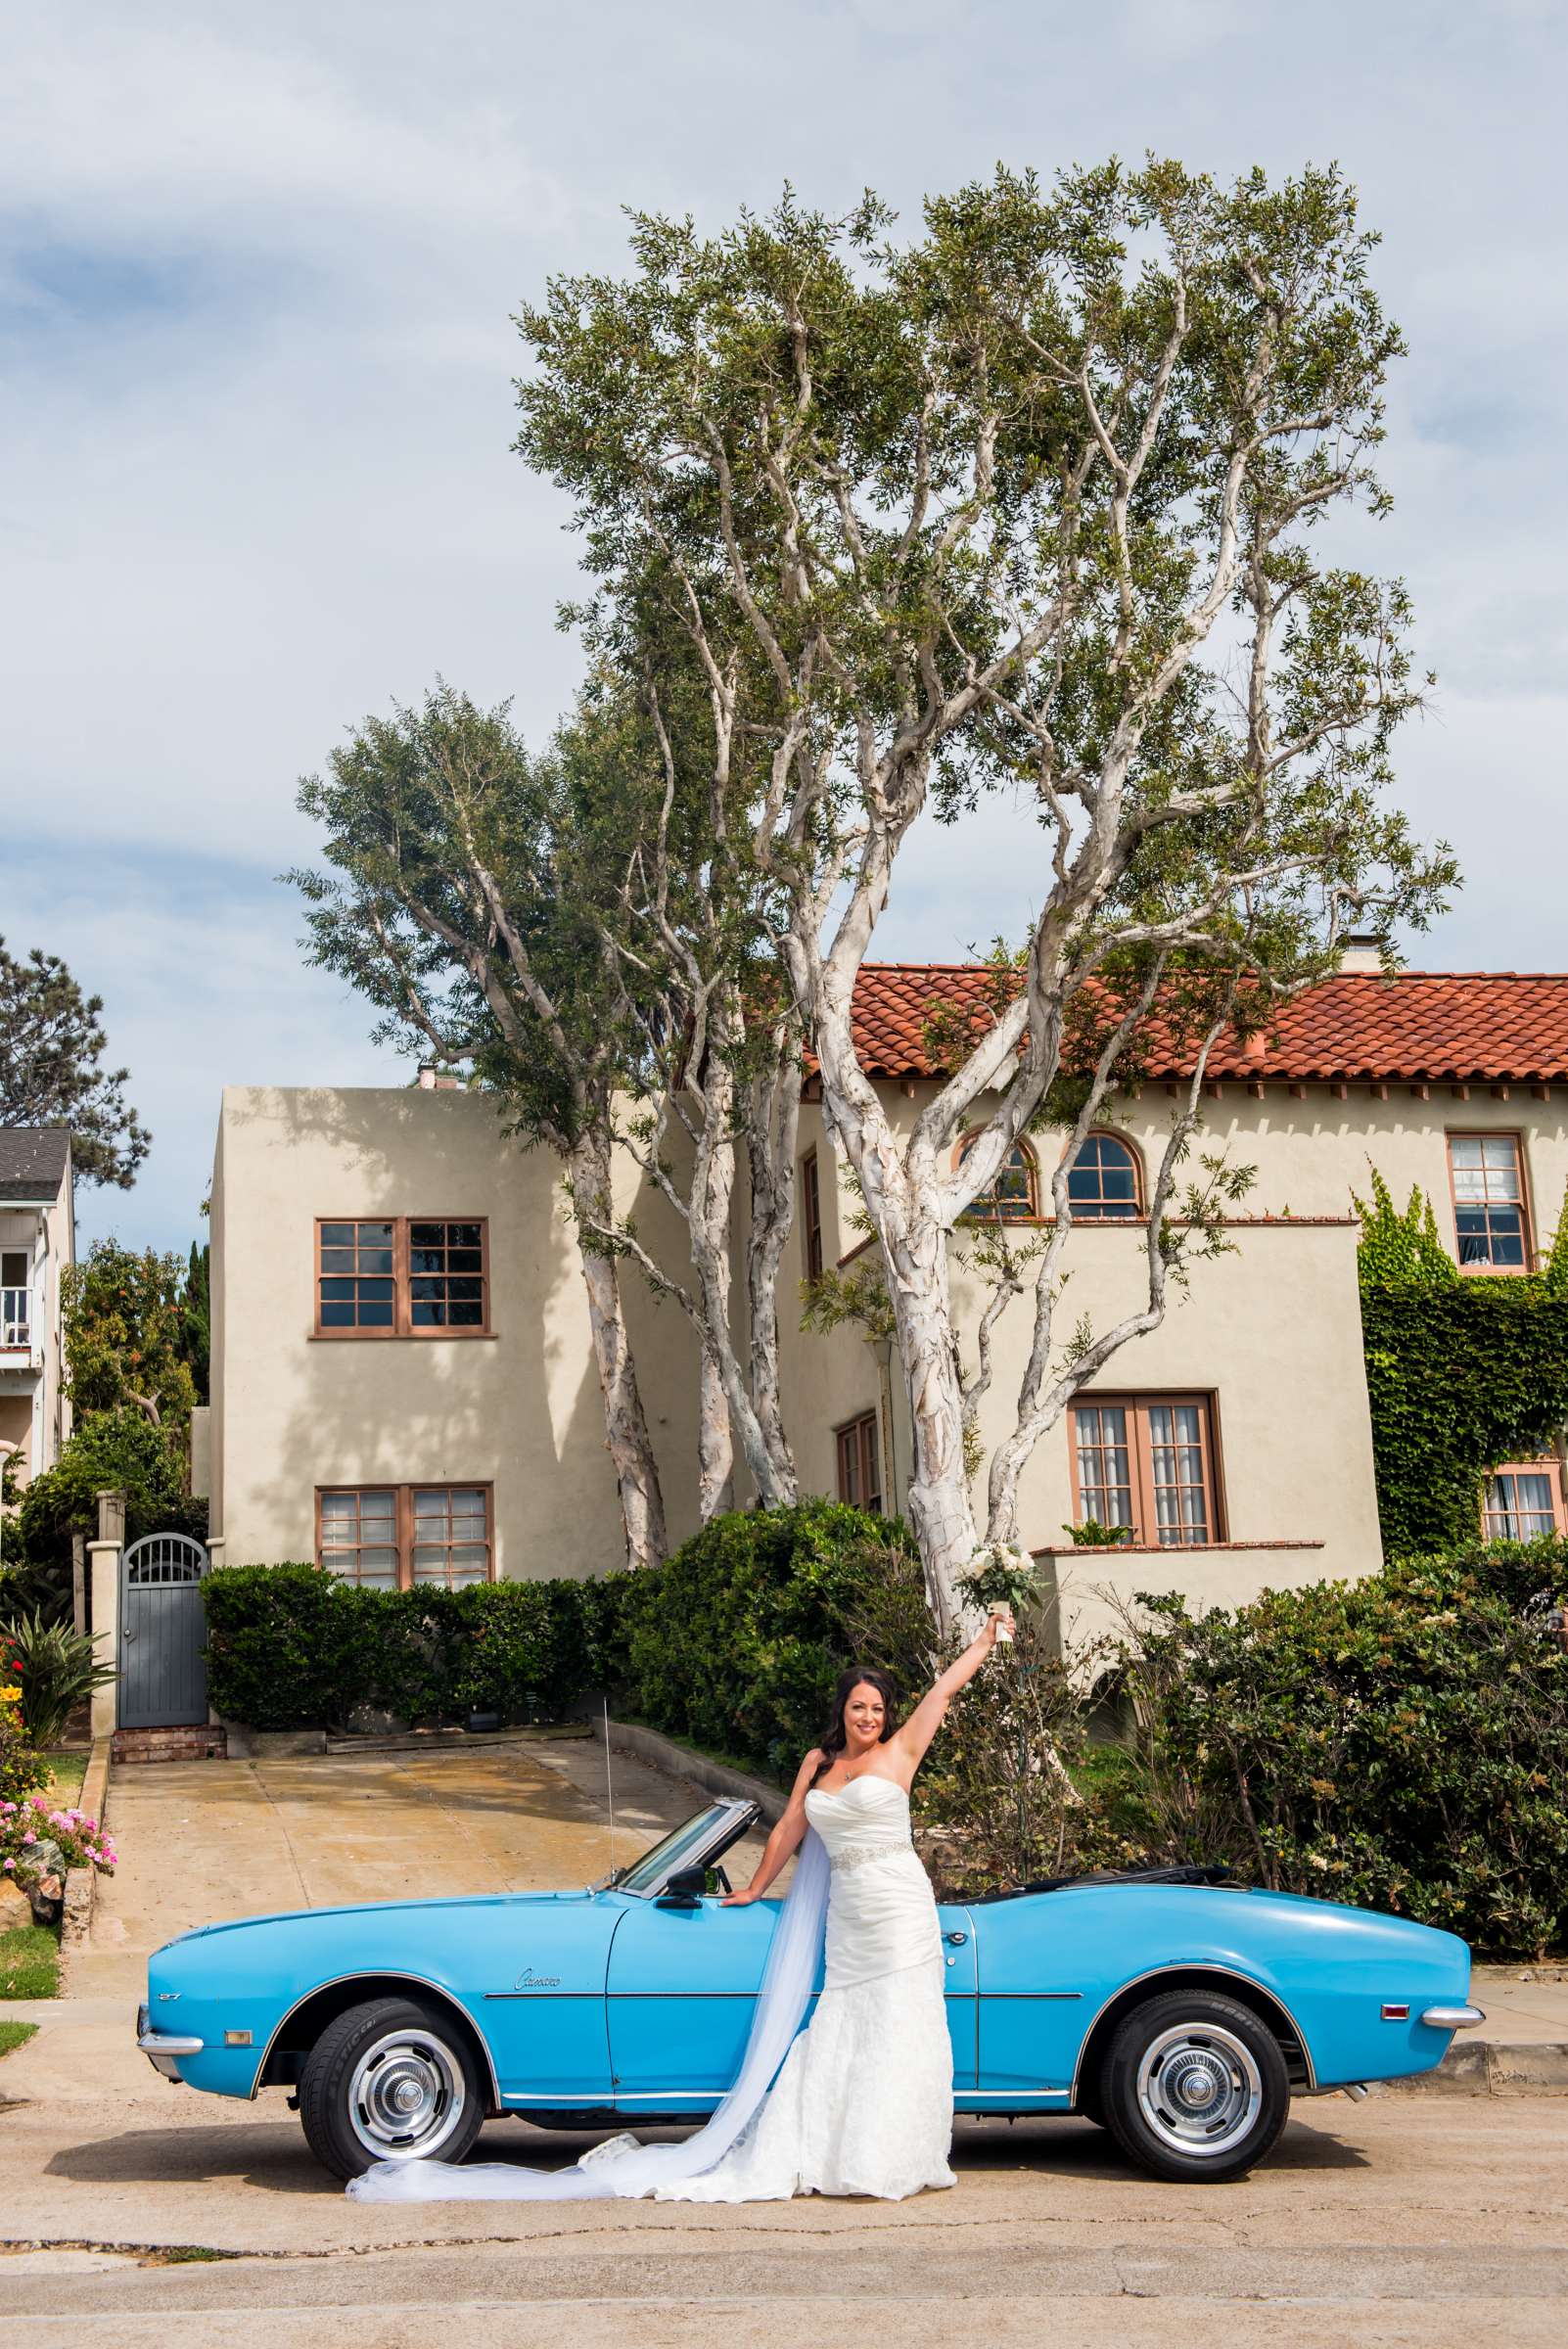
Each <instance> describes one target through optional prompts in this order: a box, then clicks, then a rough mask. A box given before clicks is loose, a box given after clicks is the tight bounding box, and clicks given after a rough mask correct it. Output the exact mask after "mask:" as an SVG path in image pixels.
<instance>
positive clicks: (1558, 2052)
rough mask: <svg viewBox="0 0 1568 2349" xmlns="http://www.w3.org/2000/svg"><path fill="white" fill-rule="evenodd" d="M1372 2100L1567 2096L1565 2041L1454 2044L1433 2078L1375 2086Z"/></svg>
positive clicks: (1422, 2075)
mask: <svg viewBox="0 0 1568 2349" xmlns="http://www.w3.org/2000/svg"><path fill="white" fill-rule="evenodd" d="M1370 2093H1371V2094H1372V2095H1373V2096H1568V2044H1565V2043H1564V2042H1563V2041H1561V2040H1537V2041H1534V2042H1532V2041H1526V2040H1514V2041H1510V2040H1505V2039H1479V2040H1476V2039H1472V2040H1467V2041H1465V2042H1463V2043H1462V2044H1461V2043H1459V2042H1455V2044H1454V2045H1453V2047H1451V2048H1450V2050H1449V2051H1448V2053H1447V2054H1446V2055H1445V2056H1444V2058H1443V2061H1442V2062H1441V2063H1440V2064H1439V2065H1438V2068H1437V2070H1436V2071H1435V2072H1419V2073H1417V2074H1416V2076H1415V2078H1414V2079H1413V2080H1383V2081H1375V2082H1373V2083H1371V2090H1370Z"/></svg>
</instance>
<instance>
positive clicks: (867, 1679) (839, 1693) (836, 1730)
mask: <svg viewBox="0 0 1568 2349" xmlns="http://www.w3.org/2000/svg"><path fill="white" fill-rule="evenodd" d="M861 1686H864V1687H867V1688H874V1689H875V1690H876V1692H877V1694H878V1696H880V1697H881V1699H882V1736H881V1739H880V1742H881V1743H882V1744H883V1745H886V1744H887V1742H888V1739H889V1738H890V1737H891V1736H892V1735H893V1732H894V1728H895V1727H896V1726H897V1725H896V1724H895V1722H894V1718H893V1710H894V1707H895V1706H896V1705H897V1703H898V1701H899V1691H898V1690H897V1688H895V1686H894V1685H893V1682H892V1681H890V1680H889V1678H888V1676H887V1674H886V1673H885V1672H878V1670H877V1668H876V1666H875V1665H874V1664H867V1665H864V1666H861V1665H859V1664H852V1665H851V1666H850V1669H849V1671H848V1672H841V1673H840V1675H839V1684H838V1686H837V1687H836V1688H835V1689H834V1691H833V1718H832V1720H831V1721H830V1722H829V1724H828V1729H827V1735H826V1736H825V1737H824V1738H823V1740H822V1759H821V1761H820V1762H819V1763H818V1764H817V1767H816V1772H815V1774H814V1775H813V1777H812V1779H811V1783H812V1785H813V1786H814V1785H815V1784H816V1781H817V1779H818V1778H820V1777H821V1776H823V1775H824V1773H826V1772H828V1771H830V1770H831V1769H832V1768H833V1765H834V1763H835V1762H836V1761H837V1760H838V1758H839V1756H840V1754H842V1753H843V1751H844V1749H845V1747H846V1745H847V1744H848V1743H849V1739H848V1738H847V1736H846V1735H845V1731H844V1709H845V1707H846V1705H847V1704H848V1703H849V1701H850V1699H851V1697H852V1696H853V1694H854V1691H855V1690H856V1688H859V1687H861Z"/></svg>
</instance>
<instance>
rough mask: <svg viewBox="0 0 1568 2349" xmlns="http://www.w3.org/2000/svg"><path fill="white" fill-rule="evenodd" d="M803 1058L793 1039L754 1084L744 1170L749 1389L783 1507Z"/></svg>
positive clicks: (795, 1489) (788, 1487) (792, 1479)
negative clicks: (781, 1339) (783, 1275)
mask: <svg viewBox="0 0 1568 2349" xmlns="http://www.w3.org/2000/svg"><path fill="white" fill-rule="evenodd" d="M800 1111H801V1059H800V1052H799V1049H798V1043H797V1038H796V1037H795V1036H794V1034H793V1032H792V1033H791V1034H790V1035H789V1036H787V1037H786V1039H785V1043H784V1049H783V1052H782V1055H781V1057H780V1059H779V1060H778V1062H777V1063H776V1064H775V1066H774V1068H773V1070H772V1072H771V1073H770V1074H769V1075H768V1076H766V1077H759V1078H757V1079H755V1080H754V1081H753V1083H752V1086H751V1089H750V1097H749V1101H748V1125H747V1136H746V1142H747V1163H748V1166H749V1168H750V1172H751V1193H752V1200H751V1205H752V1213H751V1229H750V1231H749V1233H748V1235H747V1241H746V1301H747V1322H748V1363H747V1369H748V1383H749V1385H750V1388H751V1396H752V1405H753V1408H754V1409H755V1410H756V1413H757V1423H758V1426H759V1428H760V1429H761V1437H762V1443H763V1445H764V1447H765V1449H766V1451H767V1456H768V1459H769V1461H770V1463H771V1465H772V1471H773V1481H774V1486H775V1489H776V1491H777V1494H778V1497H779V1499H780V1500H781V1501H784V1502H793V1501H796V1500H798V1499H799V1498H800V1493H801V1485H800V1478H799V1476H798V1474H797V1472H796V1467H795V1455H794V1453H793V1452H792V1451H791V1450H790V1445H789V1438H788V1437H787V1435H786V1434H785V1432H784V1405H783V1401H782V1398H781V1396H780V1394H779V1374H778V1277H779V1272H780V1269H781V1268H782V1266H783V1262H784V1250H785V1247H786V1245H787V1243H788V1240H789V1236H790V1232H791V1230H792V1228H793V1226H794V1222H795V1150H796V1143H797V1140H798V1137H799V1133H800Z"/></svg>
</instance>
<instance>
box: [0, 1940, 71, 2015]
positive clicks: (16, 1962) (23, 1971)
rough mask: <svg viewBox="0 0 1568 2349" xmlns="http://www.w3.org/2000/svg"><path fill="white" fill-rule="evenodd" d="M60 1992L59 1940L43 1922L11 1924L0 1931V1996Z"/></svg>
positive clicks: (55, 1995)
mask: <svg viewBox="0 0 1568 2349" xmlns="http://www.w3.org/2000/svg"><path fill="white" fill-rule="evenodd" d="M59 1995H60V1944H59V1942H58V1941H57V1940H56V1939H55V1936H54V1934H53V1933H52V1932H51V1931H50V1929H49V1927H48V1926H47V1925H14V1926H13V1927H12V1928H11V1930H10V1932H9V1933H0V1999H53V1998H58V1997H59Z"/></svg>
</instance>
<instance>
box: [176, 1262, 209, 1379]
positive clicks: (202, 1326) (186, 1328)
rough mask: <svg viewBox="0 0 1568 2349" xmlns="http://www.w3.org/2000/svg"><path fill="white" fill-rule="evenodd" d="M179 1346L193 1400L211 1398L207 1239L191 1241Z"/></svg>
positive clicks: (181, 1305) (182, 1303) (181, 1297)
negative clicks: (191, 1383) (193, 1389)
mask: <svg viewBox="0 0 1568 2349" xmlns="http://www.w3.org/2000/svg"><path fill="white" fill-rule="evenodd" d="M180 1348H181V1351H182V1353H183V1354H184V1356H185V1359H186V1361H187V1363H188V1364H189V1365H190V1372H191V1377H192V1379H193V1380H194V1381H195V1384H196V1400H197V1401H198V1403H207V1402H208V1401H210V1384H211V1370H210V1359H211V1352H212V1250H211V1247H210V1245H209V1244H208V1242H206V1241H202V1242H198V1241H196V1240H193V1241H192V1242H191V1260H190V1263H189V1265H188V1266H187V1267H186V1272H185V1286H184V1288H183V1289H182V1290H181V1292H180Z"/></svg>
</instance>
